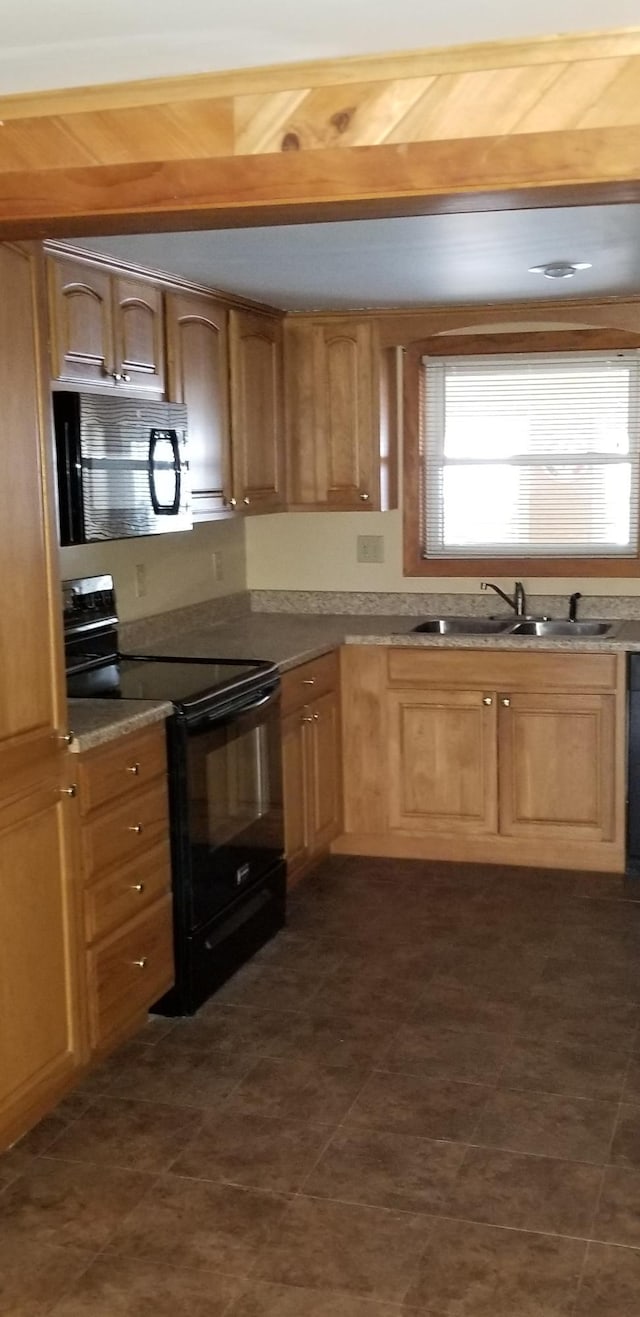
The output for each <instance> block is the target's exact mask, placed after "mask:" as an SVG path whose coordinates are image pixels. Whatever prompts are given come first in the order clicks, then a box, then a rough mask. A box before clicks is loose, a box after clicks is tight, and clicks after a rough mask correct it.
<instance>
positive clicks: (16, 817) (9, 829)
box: [0, 783, 83, 1149]
mask: <svg viewBox="0 0 640 1317" xmlns="http://www.w3.org/2000/svg"><path fill="white" fill-rule="evenodd" d="M67 808H68V805H67V801H66V799H65V798H64V797H62V796H61V795H60V791H59V789H58V788H57V786H56V785H55V783H53V784H43V785H42V786H41V788H40V789H38V790H37V791H36V792H34V794H33V795H31V796H27V797H26V798H24V799H21V800H20V801H19V802H16V803H15V804H14V805H13V806H9V805H7V806H6V807H4V808H2V809H0V909H1V911H2V915H1V924H2V939H1V945H0V1149H2V1148H3V1147H5V1146H7V1145H8V1144H10V1143H12V1142H13V1141H14V1140H15V1139H16V1138H18V1137H19V1136H20V1135H21V1134H23V1133H24V1132H25V1131H26V1130H27V1129H29V1128H30V1126H32V1125H34V1124H35V1123H36V1121H37V1120H39V1119H40V1117H41V1116H42V1115H44V1114H45V1112H46V1111H48V1110H49V1109H50V1108H51V1107H52V1106H54V1105H55V1103H56V1102H57V1100H58V1099H59V1098H60V1097H62V1095H63V1093H64V1092H65V1090H66V1089H67V1088H68V1087H69V1086H70V1085H71V1084H72V1083H73V1082H74V1079H75V1075H76V1073H77V1072H78V1070H79V1067H80V1065H81V1063H82V1060H83V1030H82V1018H81V1010H80V1005H79V1000H80V997H79V968H80V966H79V948H80V928H79V910H78V900H77V888H76V883H75V868H74V863H73V856H72V855H71V854H70V844H69V843H70V835H72V833H70V830H69V828H68V821H67V819H66V817H65V813H66V810H67Z"/></svg>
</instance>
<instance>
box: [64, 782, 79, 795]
mask: <svg viewBox="0 0 640 1317" xmlns="http://www.w3.org/2000/svg"><path fill="white" fill-rule="evenodd" d="M77 794H78V788H77V786H76V784H75V782H72V783H71V786H70V787H60V795H61V796H71V797H73V796H77Z"/></svg>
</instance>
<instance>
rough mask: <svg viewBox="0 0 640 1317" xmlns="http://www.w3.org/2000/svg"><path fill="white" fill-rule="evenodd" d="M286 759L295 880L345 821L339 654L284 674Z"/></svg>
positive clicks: (290, 864) (288, 845)
mask: <svg viewBox="0 0 640 1317" xmlns="http://www.w3.org/2000/svg"><path fill="white" fill-rule="evenodd" d="M282 707H283V710H284V713H285V716H284V717H283V719H282V743H283V745H282V759H283V786H284V818H285V854H286V859H287V875H288V878H289V880H291V879H292V878H293V879H294V881H295V880H296V879H297V878H298V877H299V876H300V875H301V873H302V872H303V871H304V870H305V869H306V868H307V867H308V866H309V864H310V863H312V862H313V861H315V860H316V859H317V858H318V857H319V856H320V855H322V854H323V853H325V852H326V851H327V850H328V847H329V844H330V842H331V841H333V838H334V837H336V836H337V835H338V833H339V831H340V828H341V826H342V757H341V728H340V694H339V669H338V663H337V656H336V655H335V654H325V655H323V657H322V658H319V659H315V660H314V661H312V662H310V663H303V664H302V665H301V666H300V667H298V668H294V669H293V670H292V671H290V672H286V673H285V674H284V676H283V679H282Z"/></svg>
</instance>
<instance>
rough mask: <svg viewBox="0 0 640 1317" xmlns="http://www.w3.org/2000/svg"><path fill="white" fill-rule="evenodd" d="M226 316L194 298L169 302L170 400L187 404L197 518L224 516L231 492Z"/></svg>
mask: <svg viewBox="0 0 640 1317" xmlns="http://www.w3.org/2000/svg"><path fill="white" fill-rule="evenodd" d="M227 318H228V317H227V311H226V309H225V307H222V306H220V304H219V303H218V302H215V301H214V300H213V299H212V298H211V299H208V298H206V297H198V296H197V295H196V294H195V293H169V294H168V296H167V352H168V361H167V365H168V373H169V398H170V400H171V401H172V402H183V403H185V404H186V407H187V410H188V415H189V468H190V472H191V492H192V497H193V511H194V516H195V517H196V518H200V519H202V520H205V519H206V518H207V517H208V516H211V515H215V514H217V513H223V512H225V511H226V500H227V499H228V497H229V496H230V492H231V474H230V472H231V448H230V435H229V407H228V391H229V367H228V342H227V338H228V336H227Z"/></svg>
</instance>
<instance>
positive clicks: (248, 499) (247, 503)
mask: <svg viewBox="0 0 640 1317" xmlns="http://www.w3.org/2000/svg"><path fill="white" fill-rule="evenodd" d="M242 502H243V503H245V504H246V506H247V507H248V506H249V504H250V502H251V499H250V498H243V500H242Z"/></svg>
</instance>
